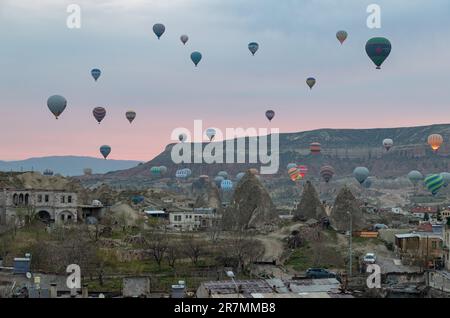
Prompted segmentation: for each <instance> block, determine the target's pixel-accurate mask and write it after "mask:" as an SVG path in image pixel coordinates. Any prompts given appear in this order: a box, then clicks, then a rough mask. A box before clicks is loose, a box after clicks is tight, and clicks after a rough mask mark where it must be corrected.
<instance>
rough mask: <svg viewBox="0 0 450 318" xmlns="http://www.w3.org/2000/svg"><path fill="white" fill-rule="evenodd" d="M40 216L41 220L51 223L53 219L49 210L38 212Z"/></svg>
mask: <svg viewBox="0 0 450 318" xmlns="http://www.w3.org/2000/svg"><path fill="white" fill-rule="evenodd" d="M38 218H39V220H40V221H42V222H44V223H50V221H51V216H50V213H48V212H47V211H44V210H42V211H39V212H38Z"/></svg>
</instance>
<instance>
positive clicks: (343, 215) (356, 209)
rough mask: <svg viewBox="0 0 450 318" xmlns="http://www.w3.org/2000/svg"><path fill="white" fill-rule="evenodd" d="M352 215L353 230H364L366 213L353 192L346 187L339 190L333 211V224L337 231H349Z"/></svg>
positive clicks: (331, 217) (331, 216)
mask: <svg viewBox="0 0 450 318" xmlns="http://www.w3.org/2000/svg"><path fill="white" fill-rule="evenodd" d="M347 211H348V212H350V213H351V215H352V219H353V220H352V223H353V230H354V231H356V230H362V229H364V227H365V226H366V224H365V223H366V222H365V220H364V214H363V211H362V209H361V208H360V206H359V203H358V201H357V200H356V198H355V196H354V195H353V193H352V192H351V191H350V189H349V188H347V187H344V188H342V189H341V191H339V193H338V195H337V197H336V200H335V202H334V206H333V209H332V211H331V215H330V219H331V225H332V226H333V227H334V228H335V229H336V230H337V231H348V230H349V228H350V216H349V215H348V214H347Z"/></svg>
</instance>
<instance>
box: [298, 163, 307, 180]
mask: <svg viewBox="0 0 450 318" xmlns="http://www.w3.org/2000/svg"><path fill="white" fill-rule="evenodd" d="M298 171H299V172H300V175H301V176H302V178H304V177H306V175H307V174H308V167H307V166H298Z"/></svg>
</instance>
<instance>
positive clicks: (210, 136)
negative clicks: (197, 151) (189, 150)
mask: <svg viewBox="0 0 450 318" xmlns="http://www.w3.org/2000/svg"><path fill="white" fill-rule="evenodd" d="M206 136H207V137H208V139H209V141H213V139H214V137H216V130H215V129H214V128H208V129H207V130H206Z"/></svg>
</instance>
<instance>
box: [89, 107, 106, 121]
mask: <svg viewBox="0 0 450 318" xmlns="http://www.w3.org/2000/svg"><path fill="white" fill-rule="evenodd" d="M92 114H93V115H94V118H95V120H97V122H98V123H99V124H100V123H101V122H102V120H103V119H104V118H105V116H106V109H104V108H103V107H96V108H94V110H93V111H92Z"/></svg>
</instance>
